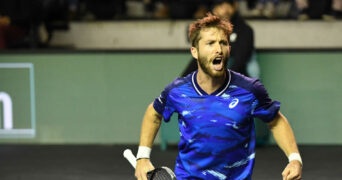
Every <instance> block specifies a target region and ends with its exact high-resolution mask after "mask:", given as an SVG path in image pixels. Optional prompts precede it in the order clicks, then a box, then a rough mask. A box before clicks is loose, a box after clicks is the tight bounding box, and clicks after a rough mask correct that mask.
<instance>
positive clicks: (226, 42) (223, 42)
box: [220, 41, 228, 46]
mask: <svg viewBox="0 0 342 180" xmlns="http://www.w3.org/2000/svg"><path fill="white" fill-rule="evenodd" d="M220 44H222V45H224V46H228V41H221V42H220Z"/></svg>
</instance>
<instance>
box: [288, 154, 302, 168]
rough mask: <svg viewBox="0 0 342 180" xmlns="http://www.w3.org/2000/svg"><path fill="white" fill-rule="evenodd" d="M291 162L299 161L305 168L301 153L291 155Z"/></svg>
mask: <svg viewBox="0 0 342 180" xmlns="http://www.w3.org/2000/svg"><path fill="white" fill-rule="evenodd" d="M288 158H289V162H291V161H294V160H297V161H299V162H300V163H301V164H302V166H303V161H302V158H301V157H300V154H299V153H291V154H290V155H289V157H288Z"/></svg>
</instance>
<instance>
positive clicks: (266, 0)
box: [0, 0, 342, 49]
mask: <svg viewBox="0 0 342 180" xmlns="http://www.w3.org/2000/svg"><path fill="white" fill-rule="evenodd" d="M216 1H219V0H101V1H98V0H29V1H28V0H0V49H5V48H16V47H31V48H35V47H43V46H44V45H46V44H48V42H49V41H50V40H51V38H52V35H53V31H54V30H67V29H68V26H69V22H70V21H95V20H98V21H103V20H129V19H194V18H201V17H203V16H204V15H205V14H206V13H207V12H208V11H210V10H211V9H212V7H213V4H215V3H217V2H216ZM236 1H238V2H239V7H238V9H239V12H240V14H241V16H242V17H243V18H258V19H298V20H308V19H323V20H328V21H329V20H338V19H341V14H342V0H236ZM38 27H44V29H45V31H46V32H47V33H46V34H47V35H46V37H45V38H44V40H42V39H41V37H40V36H39V35H38V34H39V32H38V31H39V30H38Z"/></svg>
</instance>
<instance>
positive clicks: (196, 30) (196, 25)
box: [188, 13, 233, 47]
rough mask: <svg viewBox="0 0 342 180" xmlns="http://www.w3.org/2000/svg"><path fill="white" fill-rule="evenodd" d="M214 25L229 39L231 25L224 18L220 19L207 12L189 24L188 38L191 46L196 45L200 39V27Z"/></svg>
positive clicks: (231, 30) (231, 29)
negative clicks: (204, 15)
mask: <svg viewBox="0 0 342 180" xmlns="http://www.w3.org/2000/svg"><path fill="white" fill-rule="evenodd" d="M211 27H215V28H218V29H222V30H223V31H224V33H225V34H226V36H227V40H229V36H230V34H231V33H232V32H233V25H232V24H231V23H230V22H229V21H228V20H225V19H221V18H219V17H217V16H214V15H212V14H211V13H207V16H206V17H204V18H202V19H199V20H197V21H195V22H193V23H191V24H190V26H189V34H188V36H189V40H190V43H191V46H192V47H197V46H198V41H199V40H200V38H201V37H200V32H201V30H202V29H205V28H211Z"/></svg>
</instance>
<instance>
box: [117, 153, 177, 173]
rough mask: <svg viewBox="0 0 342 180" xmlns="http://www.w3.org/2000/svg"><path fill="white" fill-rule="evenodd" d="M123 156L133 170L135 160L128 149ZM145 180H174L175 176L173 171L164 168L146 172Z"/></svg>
mask: <svg viewBox="0 0 342 180" xmlns="http://www.w3.org/2000/svg"><path fill="white" fill-rule="evenodd" d="M123 156H124V157H125V158H126V159H127V160H128V162H129V163H130V164H131V165H132V166H133V167H134V168H135V167H136V166H137V158H136V157H135V156H134V155H133V153H132V151H131V150H130V149H126V150H125V151H124V152H123ZM147 179H149V180H176V175H175V173H173V171H172V170H171V169H170V168H168V167H165V166H162V167H158V168H155V169H154V170H152V171H149V172H147Z"/></svg>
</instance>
